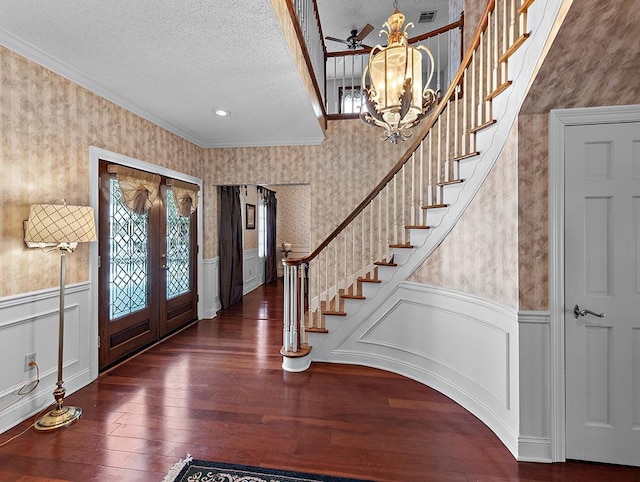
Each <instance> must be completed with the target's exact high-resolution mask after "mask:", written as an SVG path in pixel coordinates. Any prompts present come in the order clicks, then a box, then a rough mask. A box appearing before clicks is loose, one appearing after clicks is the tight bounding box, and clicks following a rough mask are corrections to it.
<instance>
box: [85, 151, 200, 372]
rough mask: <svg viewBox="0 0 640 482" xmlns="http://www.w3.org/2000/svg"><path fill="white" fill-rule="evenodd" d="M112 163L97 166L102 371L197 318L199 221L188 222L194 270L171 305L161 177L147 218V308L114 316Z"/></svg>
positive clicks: (192, 218) (99, 351)
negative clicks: (111, 288) (111, 263)
mask: <svg viewBox="0 0 640 482" xmlns="http://www.w3.org/2000/svg"><path fill="white" fill-rule="evenodd" d="M108 164H110V162H108V161H104V160H100V162H99V170H98V171H99V181H98V184H99V187H98V190H99V209H98V228H99V242H98V256H99V258H98V259H99V260H100V261H99V268H98V336H99V340H100V341H99V349H98V368H99V370H104V369H105V368H108V367H109V366H111V365H113V364H114V363H117V362H118V361H121V360H123V359H125V358H126V357H127V356H129V355H131V354H134V353H136V352H137V351H139V350H141V349H143V348H144V347H146V346H149V345H151V344H153V343H155V342H157V341H159V340H160V339H161V338H163V337H164V336H166V335H168V334H170V333H171V332H173V331H175V330H177V329H179V328H181V327H183V326H185V325H186V324H188V323H190V322H191V321H194V320H196V319H197V317H198V294H197V293H198V282H197V280H198V276H197V269H198V234H197V233H198V225H197V216H196V214H195V213H192V214H191V216H190V218H189V220H190V221H189V239H190V249H189V257H190V270H189V287H190V289H189V290H188V292H186V293H182V294H179V295H177V296H174V297H172V298H170V299H167V265H168V263H169V260H168V258H167V245H166V244H167V239H168V236H167V216H166V213H167V190H168V188H167V186H166V180H167V177H166V176H161V184H160V195H159V196H158V198H157V199H156V200H155V202H154V203H153V205H152V207H151V209H150V210H149V213H148V230H149V236H148V240H147V242H148V244H147V252H148V256H147V271H148V272H147V278H148V279H147V286H146V295H147V302H146V306H145V307H143V308H141V309H137V310H135V311H134V312H132V313H130V314H127V315H126V316H119V317H115V318H114V319H111V316H110V311H109V310H110V292H109V290H110V288H109V276H110V269H109V265H110V262H111V260H110V258H109V257H110V251H109V250H110V246H109V243H110V240H109V236H110V234H109V233H110V220H109V212H108V211H109V209H108V206H109V202H110V197H111V189H110V179H111V177H112V174H110V173H109V172H107V166H108Z"/></svg>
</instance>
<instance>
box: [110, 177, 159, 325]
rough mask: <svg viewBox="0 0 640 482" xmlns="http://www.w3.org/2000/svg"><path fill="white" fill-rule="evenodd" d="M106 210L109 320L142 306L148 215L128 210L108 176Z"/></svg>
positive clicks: (145, 297)
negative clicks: (108, 261) (108, 186)
mask: <svg viewBox="0 0 640 482" xmlns="http://www.w3.org/2000/svg"><path fill="white" fill-rule="evenodd" d="M110 190H111V203H109V206H110V212H109V221H110V222H109V224H110V230H109V257H110V258H111V263H110V264H109V266H110V268H111V269H110V273H109V296H110V300H109V301H110V303H109V319H111V320H113V319H115V318H118V317H120V316H123V315H128V314H131V313H133V312H135V311H138V310H141V309H143V308H145V307H146V306H147V304H148V302H147V282H148V272H149V267H148V261H147V258H148V246H149V215H148V214H144V215H140V214H136V213H134V212H132V211H130V210H129V209H128V208H127V207H126V206H125V205H124V202H123V200H122V193H121V192H120V188H119V186H118V181H117V180H116V179H111V185H110Z"/></svg>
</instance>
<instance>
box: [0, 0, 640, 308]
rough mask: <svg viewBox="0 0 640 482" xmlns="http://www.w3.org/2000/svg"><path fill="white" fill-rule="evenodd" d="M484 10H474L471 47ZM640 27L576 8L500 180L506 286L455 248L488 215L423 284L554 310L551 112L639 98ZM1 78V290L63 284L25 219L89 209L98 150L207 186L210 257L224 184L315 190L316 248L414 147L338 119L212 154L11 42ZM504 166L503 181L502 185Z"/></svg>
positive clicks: (422, 274)
mask: <svg viewBox="0 0 640 482" xmlns="http://www.w3.org/2000/svg"><path fill="white" fill-rule="evenodd" d="M482 4H484V2H469V1H467V2H465V9H466V12H465V22H466V25H465V39H466V42H468V39H469V35H472V33H473V28H474V26H475V22H477V17H478V16H479V14H480V13H481V12H480V11H479V7H478V5H482ZM474 19H476V20H475V22H474ZM639 23H640V9H638V8H637V5H636V2H634V0H612V1H610V2H606V4H604V3H602V2H600V1H598V0H580V1H574V3H573V6H572V7H571V10H570V11H569V14H568V16H567V19H566V22H565V24H564V25H563V26H562V28H561V29H560V32H559V34H558V37H557V38H556V40H555V42H554V44H553V45H552V47H551V49H550V51H549V55H548V57H547V59H546V61H545V64H544V65H543V66H542V68H541V70H540V73H539V75H538V77H537V79H536V80H535V82H534V83H533V85H532V87H531V90H530V93H529V95H528V98H527V99H526V100H525V104H524V106H523V110H522V113H521V115H520V118H519V122H518V133H517V140H516V141H515V145H517V150H518V155H517V168H518V175H517V179H516V181H513V179H512V174H511V170H510V168H509V169H507V170H506V171H503V170H499V172H504V173H505V174H504V177H503V178H502V179H494V180H492V181H491V182H493V183H494V184H493V185H494V186H501V188H504V187H505V186H511V185H512V182H515V186H516V189H517V195H515V197H513V195H512V197H511V198H510V199H513V203H514V206H509V207H508V208H503V209H506V210H507V211H506V213H507V214H508V215H509V217H508V219H509V223H510V225H511V223H512V221H511V217H510V216H511V215H512V214H513V212H512V211H511V209H515V210H516V212H517V216H518V221H517V225H515V226H512V225H511V227H510V228H509V229H503V230H502V231H501V232H502V233H503V234H502V236H503V237H502V238H500V239H498V238H496V239H494V238H493V237H492V236H493V234H491V233H489V232H488V231H490V230H492V228H495V225H494V226H486V227H485V230H486V231H487V232H486V233H485V235H486V236H487V238H486V240H487V241H489V242H491V243H493V242H495V243H496V244H497V245H499V246H512V243H513V234H514V233H517V239H518V241H517V242H518V245H517V257H518V269H517V270H516V271H515V272H505V274H504V277H500V278H499V277H498V274H499V272H498V271H496V274H495V276H496V277H495V282H494V286H493V287H491V289H489V290H488V291H487V288H486V287H480V286H478V279H480V273H479V272H478V270H481V269H482V266H476V267H474V268H471V267H463V268H459V266H457V265H456V264H455V263H451V262H450V261H448V260H450V259H451V258H450V257H449V256H450V255H449V254H447V253H446V252H445V250H447V249H449V248H451V249H453V248H454V246H455V244H456V241H455V239H454V236H458V237H459V240H460V239H465V240H472V241H473V240H474V237H473V235H472V234H473V230H474V229H475V226H474V222H477V221H475V220H473V221H470V220H467V221H466V222H465V224H464V226H466V227H465V228H464V229H465V232H462V231H461V232H460V233H458V234H457V235H456V234H454V233H452V239H453V241H451V240H449V241H447V242H446V243H447V244H443V246H442V247H441V249H440V250H439V252H438V253H436V255H435V256H439V259H436V258H435V257H434V259H433V260H429V261H428V262H427V264H426V265H425V266H424V267H423V268H421V270H420V271H419V272H418V273H416V275H415V276H416V279H420V280H424V282H429V283H433V282H434V280H433V278H434V277H436V274H438V273H440V274H438V276H439V277H440V278H441V279H440V280H439V281H437V282H438V283H441V284H442V285H447V286H455V287H457V288H458V289H466V290H473V291H474V292H475V291H478V290H479V291H478V294H481V293H485V292H486V293H487V294H486V296H488V297H491V298H493V299H498V300H501V301H503V302H506V303H508V304H513V292H512V289H514V288H513V286H515V289H516V290H517V292H519V298H518V301H517V304H518V306H519V307H520V308H521V309H531V310H535V309H546V308H547V305H548V299H547V283H548V281H547V278H548V276H547V269H548V268H547V257H548V247H547V244H548V239H547V238H548V234H547V219H546V212H547V191H546V190H547V164H548V146H547V143H548V139H547V130H548V120H547V118H548V113H549V110H550V109H552V108H565V107H582V106H596V105H621V104H636V103H640V89H638V79H639V78H640V37H639V36H638V35H636V34H635V26H636V25H638V24H639ZM612 32H615V33H616V34H615V35H612ZM586 47H588V55H586V54H585V52H586V51H587V50H585V48H586ZM0 80H1V84H0V89H1V90H0V126H1V128H2V134H1V137H0V159H1V161H0V162H1V163H2V168H3V175H2V180H1V181H0V210H1V212H0V227H1V233H2V234H1V238H0V241H1V245H2V248H1V249H0V272H1V273H2V274H3V277H2V280H1V281H0V296H7V295H12V294H17V293H23V292H28V291H33V290H38V289H43V288H49V287H53V286H57V284H58V270H59V259H58V257H57V256H55V255H45V254H43V253H41V252H39V251H33V250H28V249H27V248H26V247H24V244H23V242H22V237H23V232H22V220H23V219H25V218H26V217H27V214H28V209H29V205H30V204H31V203H32V202H54V201H58V200H60V199H61V198H63V197H64V198H65V199H67V201H69V202H70V203H86V202H88V150H89V146H90V145H94V146H97V147H101V148H104V149H107V150H110V151H114V152H118V153H122V154H124V155H127V156H131V157H134V158H138V159H141V160H144V161H146V162H150V163H155V164H158V165H162V166H166V167H168V168H171V169H175V170H177V171H180V172H184V173H186V174H189V175H192V176H197V177H200V178H202V179H204V189H203V200H204V213H203V214H204V218H205V225H204V226H203V227H202V228H203V230H204V238H205V246H204V249H203V254H204V257H205V258H212V257H214V256H216V254H217V229H216V222H215V220H216V219H217V194H216V185H219V184H262V183H264V184H308V185H309V190H310V210H311V219H312V220H313V222H312V223H311V227H310V229H309V238H310V245H311V249H313V247H315V246H316V245H317V244H318V243H319V242H320V241H321V240H322V239H323V238H324V237H325V236H326V235H327V234H328V233H329V232H331V230H332V229H333V228H334V227H335V226H337V225H338V224H339V223H340V222H341V221H342V219H343V218H344V217H345V216H346V215H347V214H348V213H349V212H350V211H351V210H352V209H353V208H354V207H355V206H356V205H357V204H358V203H359V202H360V200H362V199H363V197H364V196H365V195H366V194H367V193H368V192H369V191H370V190H371V188H372V187H373V186H374V185H375V184H376V183H377V182H378V181H379V180H380V179H381V178H382V177H383V175H384V174H385V173H386V172H387V171H388V169H389V168H390V167H391V166H392V165H393V164H394V162H395V161H396V160H397V159H398V157H399V155H400V153H401V152H402V150H403V149H404V148H405V147H406V146H403V145H398V146H393V145H391V144H389V143H383V142H380V141H379V140H378V136H379V132H378V130H376V129H373V128H371V127H368V126H365V125H362V124H361V123H360V122H359V121H357V120H356V121H354V120H349V121H332V122H329V125H328V130H327V140H325V141H324V142H323V143H322V144H321V145H320V146H294V147H265V148H236V149H231V148H229V149H200V148H199V147H197V146H195V145H193V144H191V143H189V142H188V141H186V140H184V139H181V138H179V137H177V136H175V135H174V134H171V133H170V132H167V131H166V130H164V129H161V128H159V127H158V126H156V125H154V124H152V123H150V122H148V121H146V120H144V119H142V118H140V117H138V116H136V115H134V114H132V113H130V112H128V111H126V110H124V109H122V108H120V107H118V106H117V105H114V104H113V103H110V102H108V101H106V100H105V99H102V98H100V97H98V96H96V95H94V94H92V93H90V92H88V91H87V90H85V89H83V88H81V87H79V86H77V85H75V84H73V83H71V82H69V81H67V80H66V79H64V78H62V77H60V76H58V75H56V74H53V73H51V72H49V71H48V70H46V69H44V68H42V67H40V66H38V65H36V64H35V63H33V62H30V61H28V60H26V59H24V58H23V57H21V56H19V55H17V54H14V53H12V52H11V51H9V50H7V49H4V48H2V47H0ZM501 162H506V161H505V160H504V159H502V160H501ZM494 171H495V172H494V173H492V176H497V177H500V176H498V175H497V174H495V173H497V172H498V171H496V170H494ZM487 191H488V189H487ZM504 194H505V196H508V193H504ZM487 195H489V194H487ZM494 199H497V197H491V199H490V201H491V202H493V200H494ZM472 209H473V207H472ZM465 216H467V215H465ZM492 222H494V221H493V220H492ZM495 222H496V223H498V222H500V220H498V219H496V220H495ZM462 229H463V228H462V227H459V228H456V230H462ZM459 240H458V242H459ZM456 250H457V249H456ZM491 250H493V248H492V249H491ZM491 256H493V255H491V254H489V257H491ZM446 263H449V264H446ZM510 264H511V261H509V262H508V263H507V265H510ZM87 266H88V259H87V249H86V246H81V247H80V248H79V249H78V251H77V252H76V253H75V254H74V255H72V256H71V257H70V258H69V262H68V279H69V282H70V283H73V282H79V281H84V280H86V279H87V277H88V269H87ZM445 266H446V267H447V269H446V270H444V271H443V268H444V267H445ZM496 266H497V265H496ZM505 266H506V265H505ZM458 269H460V273H456V272H455V271H456V270H458ZM426 270H429V271H428V273H427V271H426ZM500 270H502V268H500ZM445 278H446V279H445ZM500 280H502V281H500ZM499 284H501V286H499ZM481 290H485V291H481Z"/></svg>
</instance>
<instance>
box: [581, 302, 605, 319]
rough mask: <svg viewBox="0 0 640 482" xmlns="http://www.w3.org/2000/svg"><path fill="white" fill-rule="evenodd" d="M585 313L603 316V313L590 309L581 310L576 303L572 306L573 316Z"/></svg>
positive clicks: (584, 314)
mask: <svg viewBox="0 0 640 482" xmlns="http://www.w3.org/2000/svg"><path fill="white" fill-rule="evenodd" d="M586 315H593V316H597V317H598V318H604V313H594V312H593V311H591V310H581V309H580V307H579V306H578V305H576V306H575V307H574V308H573V316H575V317H576V318H578V317H579V316H586Z"/></svg>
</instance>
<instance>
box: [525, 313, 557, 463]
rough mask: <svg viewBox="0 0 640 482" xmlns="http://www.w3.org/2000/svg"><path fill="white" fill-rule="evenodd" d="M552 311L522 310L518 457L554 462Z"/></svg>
mask: <svg viewBox="0 0 640 482" xmlns="http://www.w3.org/2000/svg"><path fill="white" fill-rule="evenodd" d="M550 320H551V315H550V314H549V312H548V311H520V312H519V313H518V324H519V337H520V342H519V353H520V436H519V438H518V460H522V461H528V462H552V461H553V452H552V450H551V426H552V424H551V417H552V415H551V414H552V410H551V384H552V381H551V380H552V377H551V325H550Z"/></svg>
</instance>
